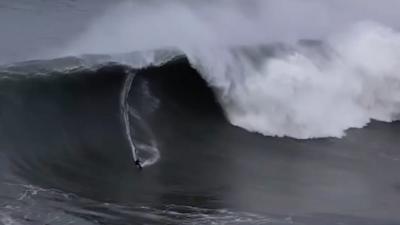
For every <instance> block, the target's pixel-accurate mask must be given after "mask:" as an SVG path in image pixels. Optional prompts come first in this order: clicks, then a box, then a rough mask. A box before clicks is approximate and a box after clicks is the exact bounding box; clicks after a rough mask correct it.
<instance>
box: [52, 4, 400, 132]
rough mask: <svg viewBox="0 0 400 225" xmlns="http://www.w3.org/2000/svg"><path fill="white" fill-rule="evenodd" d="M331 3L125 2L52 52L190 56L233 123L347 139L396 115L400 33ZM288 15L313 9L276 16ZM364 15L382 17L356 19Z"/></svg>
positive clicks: (152, 59) (126, 58)
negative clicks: (350, 133)
mask: <svg viewBox="0 0 400 225" xmlns="http://www.w3.org/2000/svg"><path fill="white" fill-rule="evenodd" d="M326 4H328V3H326ZM326 4H325V3H324V4H322V3H320V2H318V1H307V2H302V3H301V4H297V3H293V2H290V1H281V2H280V3H278V2H276V1H265V2H263V1H251V2H249V4H247V5H246V7H244V6H243V4H241V3H240V2H239V1H232V2H230V3H228V2H225V1H219V2H216V3H213V4H202V3H194V2H191V3H189V2H182V1H174V2H171V3H170V4H164V3H160V2H158V1H154V2H152V3H151V4H147V3H146V4H144V3H137V2H135V3H133V2H130V3H123V4H119V5H117V6H116V7H115V8H114V9H112V10H110V11H109V12H107V13H106V14H105V15H104V16H103V17H102V18H100V19H96V21H94V22H93V25H92V26H91V27H90V28H89V29H88V31H87V32H86V33H84V34H82V35H81V36H80V37H79V38H77V39H76V40H75V41H74V42H72V43H71V44H70V45H69V46H66V47H65V46H63V47H62V48H60V49H59V50H57V51H56V50H54V51H49V52H47V53H46V54H47V55H48V56H51V57H54V56H68V55H73V56H77V55H83V54H91V55H85V56H82V57H81V58H79V59H80V60H82V59H84V66H89V67H90V66H95V65H99V64H104V63H107V62H117V63H121V64H124V65H129V66H131V67H133V68H145V67H148V66H157V65H162V64H163V63H165V62H168V61H170V60H172V59H174V58H175V57H181V56H184V57H187V59H188V60H189V62H190V64H191V66H192V67H193V68H195V69H196V70H198V71H199V72H200V74H201V76H202V77H203V79H205V80H206V81H207V82H208V85H209V87H211V88H212V89H213V92H214V94H215V95H216V98H217V99H218V100H219V103H220V104H221V106H222V107H223V110H224V112H225V115H226V117H227V118H228V119H229V121H230V122H231V123H232V124H234V125H236V126H239V127H242V128H244V129H246V130H249V131H252V132H258V133H261V134H264V135H268V136H279V137H283V136H287V137H293V138H299V139H308V138H320V137H342V136H344V135H345V132H346V130H347V129H349V128H361V127H363V126H365V125H366V124H368V123H369V122H370V121H371V120H380V121H386V122H391V121H394V120H396V119H398V115H399V113H400V104H399V103H400V91H399V90H400V89H399V86H400V74H399V71H400V62H399V60H398V59H399V57H400V33H399V32H398V31H397V30H396V29H393V28H391V27H389V25H392V23H393V21H394V14H392V13H390V12H389V13H387V15H385V16H383V15H376V13H375V14H374V13H372V11H370V10H367V9H365V12H367V13H365V15H364V14H361V13H360V11H362V9H363V7H361V8H359V10H358V11H356V12H355V11H354V10H353V11H352V13H353V15H350V13H348V11H349V12H350V11H351V10H347V11H346V10H343V11H340V10H339V9H341V6H343V4H344V3H343V2H341V1H339V2H336V3H335V4H333V5H335V6H336V7H330V6H329V7H328V6H327V5H326ZM354 4H356V3H354ZM357 4H358V3H357ZM357 4H356V5H357ZM155 5H156V6H157V7H154V6H155ZM359 5H360V4H359ZM294 6H296V7H294ZM376 7H378V8H379V7H380V6H378V5H377V6H376ZM194 9H196V10H194ZM328 9H329V10H328ZM276 11H279V12H280V14H281V15H279V16H278V15H277V14H276ZM313 11H318V12H320V13H319V14H317V15H316V14H315V13H313ZM339 11H340V15H336V14H339ZM309 14H310V15H309ZM289 15H290V18H294V19H296V18H300V17H301V16H304V15H307V16H306V17H303V18H302V21H297V20H294V19H291V20H286V19H281V20H278V22H277V23H278V24H279V26H277V25H274V24H272V22H271V20H274V19H277V18H284V17H285V16H286V17H287V16H289ZM360 15H363V16H360ZM166 18H168V19H166ZM366 18H368V19H371V20H373V21H378V22H360V21H363V20H364V19H366ZM304 20H306V21H307V22H305V21H304ZM311 21H312V22H313V23H311ZM275 22H276V21H275ZM264 28H265V29H266V30H265V31H264V30H263V29H264ZM155 49H157V50H155ZM127 52H128V53H127ZM129 52H130V53H129ZM132 52H134V53H132ZM46 54H45V55H46ZM72 59H74V60H77V58H75V57H72ZM74 60H72V61H74ZM53 62H54V60H53ZM63 62H65V61H63ZM74 63H78V64H79V63H81V64H79V66H82V61H79V62H74ZM75 66H76V65H75ZM70 68H71V67H70Z"/></svg>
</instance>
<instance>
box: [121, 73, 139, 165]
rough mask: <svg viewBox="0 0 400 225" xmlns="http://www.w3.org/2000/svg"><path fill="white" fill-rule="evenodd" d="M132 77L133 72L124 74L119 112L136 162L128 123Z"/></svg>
mask: <svg viewBox="0 0 400 225" xmlns="http://www.w3.org/2000/svg"><path fill="white" fill-rule="evenodd" d="M134 78H135V74H134V73H128V75H127V76H126V80H125V82H124V86H123V88H122V91H121V97H120V107H121V114H122V118H123V121H124V126H125V135H126V138H127V139H128V141H129V146H130V148H131V150H132V157H133V160H134V161H135V162H136V161H137V160H139V158H138V155H137V151H136V147H135V144H134V143H133V139H132V134H131V125H130V124H131V123H130V119H129V105H128V97H129V92H130V90H131V87H132V83H133V79H134Z"/></svg>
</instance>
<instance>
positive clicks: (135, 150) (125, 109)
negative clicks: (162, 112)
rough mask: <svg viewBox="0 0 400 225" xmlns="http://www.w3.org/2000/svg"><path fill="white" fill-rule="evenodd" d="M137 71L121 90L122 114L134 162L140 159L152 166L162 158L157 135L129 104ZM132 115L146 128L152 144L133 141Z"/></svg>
mask: <svg viewBox="0 0 400 225" xmlns="http://www.w3.org/2000/svg"><path fill="white" fill-rule="evenodd" d="M135 76H136V74H135V73H132V72H130V73H128V74H127V76H126V79H125V82H124V85H123V88H122V91H121V95H120V108H121V116H122V119H123V123H124V128H125V136H126V138H127V139H128V142H129V147H130V149H131V151H132V157H133V160H134V162H136V161H140V163H141V166H142V167H146V166H150V165H153V164H154V163H156V162H157V161H158V160H159V159H160V151H159V150H158V147H157V142H156V141H155V137H154V134H153V132H152V131H151V129H150V128H149V127H148V126H147V124H146V123H145V122H144V120H142V118H141V117H140V116H139V115H138V114H137V113H136V112H135V110H134V109H133V108H131V107H130V106H129V103H128V97H129V93H130V91H131V89H132V84H133V80H134V78H135ZM130 116H133V117H134V118H135V119H136V121H137V123H140V124H139V125H140V126H141V127H142V129H144V130H145V132H146V133H147V134H148V135H149V138H150V140H149V141H150V144H142V143H135V142H134V141H133V135H134V134H132V129H131V120H130ZM139 151H140V152H143V153H145V155H146V156H145V157H143V158H142V157H140V155H141V154H140V152H139Z"/></svg>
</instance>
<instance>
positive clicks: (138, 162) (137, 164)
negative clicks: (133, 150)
mask: <svg viewBox="0 0 400 225" xmlns="http://www.w3.org/2000/svg"><path fill="white" fill-rule="evenodd" d="M135 165H136V167H137V168H138V169H139V170H142V169H143V167H142V164H141V162H140V160H139V159H138V160H136V161H135Z"/></svg>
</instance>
